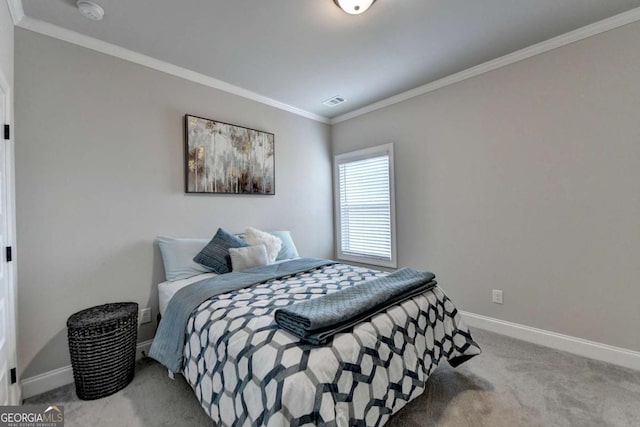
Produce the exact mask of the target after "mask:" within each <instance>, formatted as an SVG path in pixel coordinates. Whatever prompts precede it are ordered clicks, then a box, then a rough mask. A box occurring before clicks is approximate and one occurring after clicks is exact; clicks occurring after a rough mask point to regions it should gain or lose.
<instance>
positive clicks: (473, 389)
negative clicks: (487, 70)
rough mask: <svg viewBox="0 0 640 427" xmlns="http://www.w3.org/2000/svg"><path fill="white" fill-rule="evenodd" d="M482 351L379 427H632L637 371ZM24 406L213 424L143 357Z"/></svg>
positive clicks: (147, 421)
mask: <svg viewBox="0 0 640 427" xmlns="http://www.w3.org/2000/svg"><path fill="white" fill-rule="evenodd" d="M472 334H473V336H474V338H475V339H476V340H477V341H478V343H479V344H480V346H481V347H482V349H483V351H484V353H483V354H482V355H481V356H479V357H476V358H474V359H472V360H470V361H469V362H467V363H465V364H464V365H462V366H460V367H459V368H457V369H452V368H451V367H449V366H448V365H447V364H446V363H444V364H443V365H442V366H440V367H439V368H438V369H436V370H435V371H434V373H433V375H432V376H431V378H430V379H429V382H428V387H427V389H426V391H425V393H424V394H423V395H422V396H420V397H419V398H417V399H416V400H414V401H413V402H411V403H409V404H408V405H407V406H406V407H405V408H403V409H402V410H401V411H400V412H398V413H397V414H396V415H394V416H392V417H391V420H390V421H389V422H388V423H387V426H392V427H401V426H407V427H408V426H452V427H463V426H474V427H476V426H496V427H499V426H509V427H512V426H538V425H543V426H580V427H583V426H640V372H636V371H632V370H628V369H623V368H619V367H616V366H612V365H607V364H605V363H601V362H597V361H593V360H590V359H585V358H582V357H578V356H573V355H571V354H568V353H562V352H558V351H554V350H551V349H547V348H545V347H540V346H536V345H533V344H528V343H525V342H522V341H518V340H514V339H510V338H506V337H503V336H500V335H496V334H492V333H489V332H485V331H481V330H473V331H472ZM25 403H47V404H62V405H64V408H65V425H66V426H67V427H75V426H95V427H111V426H118V427H120V426H130V427H137V426H140V427H143V426H144V427H147V426H148V427H156V426H176V427H177V426H200V425H202V426H206V425H212V424H213V423H212V422H211V420H210V419H209V418H207V416H206V414H205V413H204V411H203V410H202V409H201V408H200V405H199V403H198V401H197V400H196V398H195V396H194V394H193V392H192V391H191V388H190V387H189V385H188V384H187V383H186V382H185V381H184V379H183V378H182V377H177V378H176V380H175V381H171V380H170V379H169V378H167V375H166V370H164V369H163V368H162V367H161V366H160V365H158V364H157V363H155V362H153V361H151V360H149V359H145V360H142V361H140V362H138V365H137V371H136V377H135V379H134V380H133V382H132V383H131V384H130V385H129V386H128V387H127V388H126V389H124V390H122V391H120V392H118V393H116V394H114V395H112V396H109V397H107V398H104V399H99V400H95V401H89V402H84V401H80V400H78V398H77V397H76V395H75V392H74V388H73V385H68V386H65V387H61V388H59V389H57V390H53V391H50V392H48V393H45V394H42V395H40V396H36V397H33V398H31V399H28V400H27V401H26V402H25Z"/></svg>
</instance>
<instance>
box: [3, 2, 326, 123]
mask: <svg viewBox="0 0 640 427" xmlns="http://www.w3.org/2000/svg"><path fill="white" fill-rule="evenodd" d="M9 1H12V0H9ZM18 1H19V0H18ZM18 26H19V27H20V28H24V29H26V30H30V31H33V32H36V33H39V34H44V35H46V36H49V37H53V38H55V39H59V40H62V41H65V42H68V43H72V44H75V45H78V46H82V47H85V48H87V49H91V50H95V51H96V52H100V53H104V54H106V55H110V56H115V57H116V58H120V59H124V60H125V61H129V62H133V63H135V64H138V65H142V66H144V67H148V68H152V69H154V70H157V71H162V72H163V73H167V74H170V75H172V76H175V77H180V78H182V79H185V80H189V81H192V82H195V83H199V84H201V85H204V86H208V87H211V88H214V89H218V90H221V91H224V92H227V93H230V94H233V95H237V96H241V97H243V98H246V99H250V100H252V101H256V102H259V103H261V104H265V105H268V106H270V107H275V108H278V109H280V110H284V111H287V112H289V113H293V114H296V115H298V116H302V117H306V118H308V119H311V120H315V121H318V122H321V123H327V124H329V123H330V122H331V120H330V119H329V118H327V117H324V116H321V115H319V114H315V113H311V112H309V111H305V110H302V109H300V108H297V107H294V106H292V105H288V104H285V103H283V102H280V101H277V100H275V99H273V98H269V97H267V96H264V95H260V94H259V93H256V92H252V91H250V90H247V89H244V88H241V87H239V86H235V85H232V84H231V83H227V82H225V81H222V80H218V79H216V78H213V77H210V76H207V75H205V74H201V73H198V72H195V71H192V70H189V69H186V68H183V67H179V66H177V65H174V64H171V63H169V62H165V61H161V60H159V59H156V58H152V57H150V56H147V55H143V54H141V53H138V52H135V51H132V50H129V49H125V48H123V47H121V46H117V45H115V44H112V43H108V42H105V41H102V40H98V39H96V38H94V37H90V36H87V35H84V34H80V33H77V32H75V31H72V30H69V29H66V28H63V27H60V26H58V25H54V24H50V23H48V22H44V21H41V20H38V19H34V18H31V17H29V16H23V18H22V19H21V20H20V23H19V24H18Z"/></svg>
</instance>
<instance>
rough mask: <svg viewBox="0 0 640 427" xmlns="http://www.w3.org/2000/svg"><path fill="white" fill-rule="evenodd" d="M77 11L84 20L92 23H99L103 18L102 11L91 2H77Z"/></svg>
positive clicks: (79, 0)
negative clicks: (89, 20) (87, 19)
mask: <svg viewBox="0 0 640 427" xmlns="http://www.w3.org/2000/svg"><path fill="white" fill-rule="evenodd" d="M76 4H77V5H78V10H80V13H81V14H82V16H84V17H85V18H89V19H91V20H92V21H101V20H102V18H103V17H104V9H103V8H101V7H100V6H99V5H97V4H95V3H94V2H92V1H86V0H78V3H76Z"/></svg>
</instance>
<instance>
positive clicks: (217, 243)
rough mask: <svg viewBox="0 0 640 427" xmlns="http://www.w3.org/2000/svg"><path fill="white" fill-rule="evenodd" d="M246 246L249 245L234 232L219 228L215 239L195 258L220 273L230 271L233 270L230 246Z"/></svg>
mask: <svg viewBox="0 0 640 427" xmlns="http://www.w3.org/2000/svg"><path fill="white" fill-rule="evenodd" d="M245 246H249V245H247V244H246V243H245V242H243V241H242V240H240V239H239V238H237V237H236V236H234V235H233V234H231V233H229V232H227V231H225V230H223V229H222V228H218V231H217V232H216V235H215V236H213V239H211V241H210V242H209V243H207V246H205V247H204V248H203V249H202V250H201V251H200V253H199V254H198V255H196V256H195V258H193V260H194V261H195V262H197V263H198V264H202V265H204V266H205V267H209V268H210V269H212V270H213V271H215V272H216V273H218V274H225V273H229V272H230V271H231V257H230V256H229V248H243V247H245Z"/></svg>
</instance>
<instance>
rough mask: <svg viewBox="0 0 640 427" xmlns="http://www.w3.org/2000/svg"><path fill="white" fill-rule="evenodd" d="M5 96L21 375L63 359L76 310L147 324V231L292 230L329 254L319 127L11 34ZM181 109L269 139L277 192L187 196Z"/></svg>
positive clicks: (327, 176) (324, 155) (151, 270)
mask: <svg viewBox="0 0 640 427" xmlns="http://www.w3.org/2000/svg"><path fill="white" fill-rule="evenodd" d="M16 89H17V90H16V92H17V97H16V118H17V120H16V127H17V135H18V136H17V141H16V143H17V153H16V168H17V211H18V247H19V253H18V259H19V264H18V268H19V271H20V277H19V284H18V286H19V292H20V298H19V339H20V342H19V354H20V366H21V370H22V372H23V373H22V377H23V378H26V377H30V376H33V375H36V374H39V373H42V372H45V371H49V370H51V369H55V368H59V367H61V366H64V365H67V364H68V363H69V359H68V351H67V348H66V329H65V321H66V319H67V317H68V316H69V315H70V314H72V313H73V312H75V311H77V310H80V309H82V308H85V307H89V306H92V305H95V304H101V303H105V302H110V301H122V300H132V301H135V302H138V303H139V304H140V305H141V306H142V307H144V306H150V307H153V309H154V317H155V314H156V313H157V291H156V284H157V283H158V282H160V281H162V280H163V270H162V261H161V259H160V254H159V252H158V250H157V249H155V248H154V244H153V240H154V238H155V236H156V235H158V234H165V235H173V236H196V237H198V236H199V237H211V236H212V235H213V234H214V233H215V231H216V229H217V227H219V226H222V227H225V228H226V229H228V230H232V231H241V230H244V228H245V227H246V226H248V225H253V226H256V227H258V228H263V229H290V230H291V231H292V234H293V237H294V239H295V241H296V244H297V245H298V249H299V250H300V252H301V254H304V255H309V256H319V257H331V256H332V253H333V237H332V226H333V224H332V193H331V155H330V150H331V147H330V128H329V126H328V125H324V124H320V123H318V122H314V121H312V120H308V119H305V118H301V117H299V116H296V115H293V114H290V113H287V112H284V111H281V110H278V109H274V108H271V107H268V106H265V105H262V104H259V103H255V102H253V101H249V100H247V99H244V98H240V97H237V96H234V95H230V94H227V93H224V92H220V91H217V90H214V89H211V88H207V87H204V86H201V85H198V84H195V83H191V82H188V81H185V80H182V79H179V78H176V77H172V76H169V75H166V74H164V73H161V72H157V71H153V70H150V69H147V68H144V67H141V66H138V65H135V64H132V63H128V62H125V61H122V60H119V59H116V58H113V57H110V56H106V55H102V54H99V53H96V52H93V51H91V50H88V49H84V48H81V47H78V46H74V45H71V44H67V43H65V42H62V41H58V40H55V39H51V38H48V37H45V36H42V35H37V34H35V33H32V32H29V31H26V30H22V29H17V30H16ZM185 113H191V114H195V115H199V116H203V117H210V118H214V119H216V120H220V121H224V122H228V123H234V124H238V125H243V126H248V127H251V128H255V129H261V130H266V131H270V132H273V133H275V136H276V139H275V152H276V195H275V196H220V195H218V196H202V195H200V196H199V195H185V194H184V192H183V166H182V163H183V154H182V150H183V125H182V123H183V122H182V120H183V115H184V114H185ZM154 330H155V325H153V324H152V325H148V326H143V327H142V328H141V329H140V331H139V332H140V333H139V341H143V340H147V339H150V338H151V337H152V336H153V332H154Z"/></svg>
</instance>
